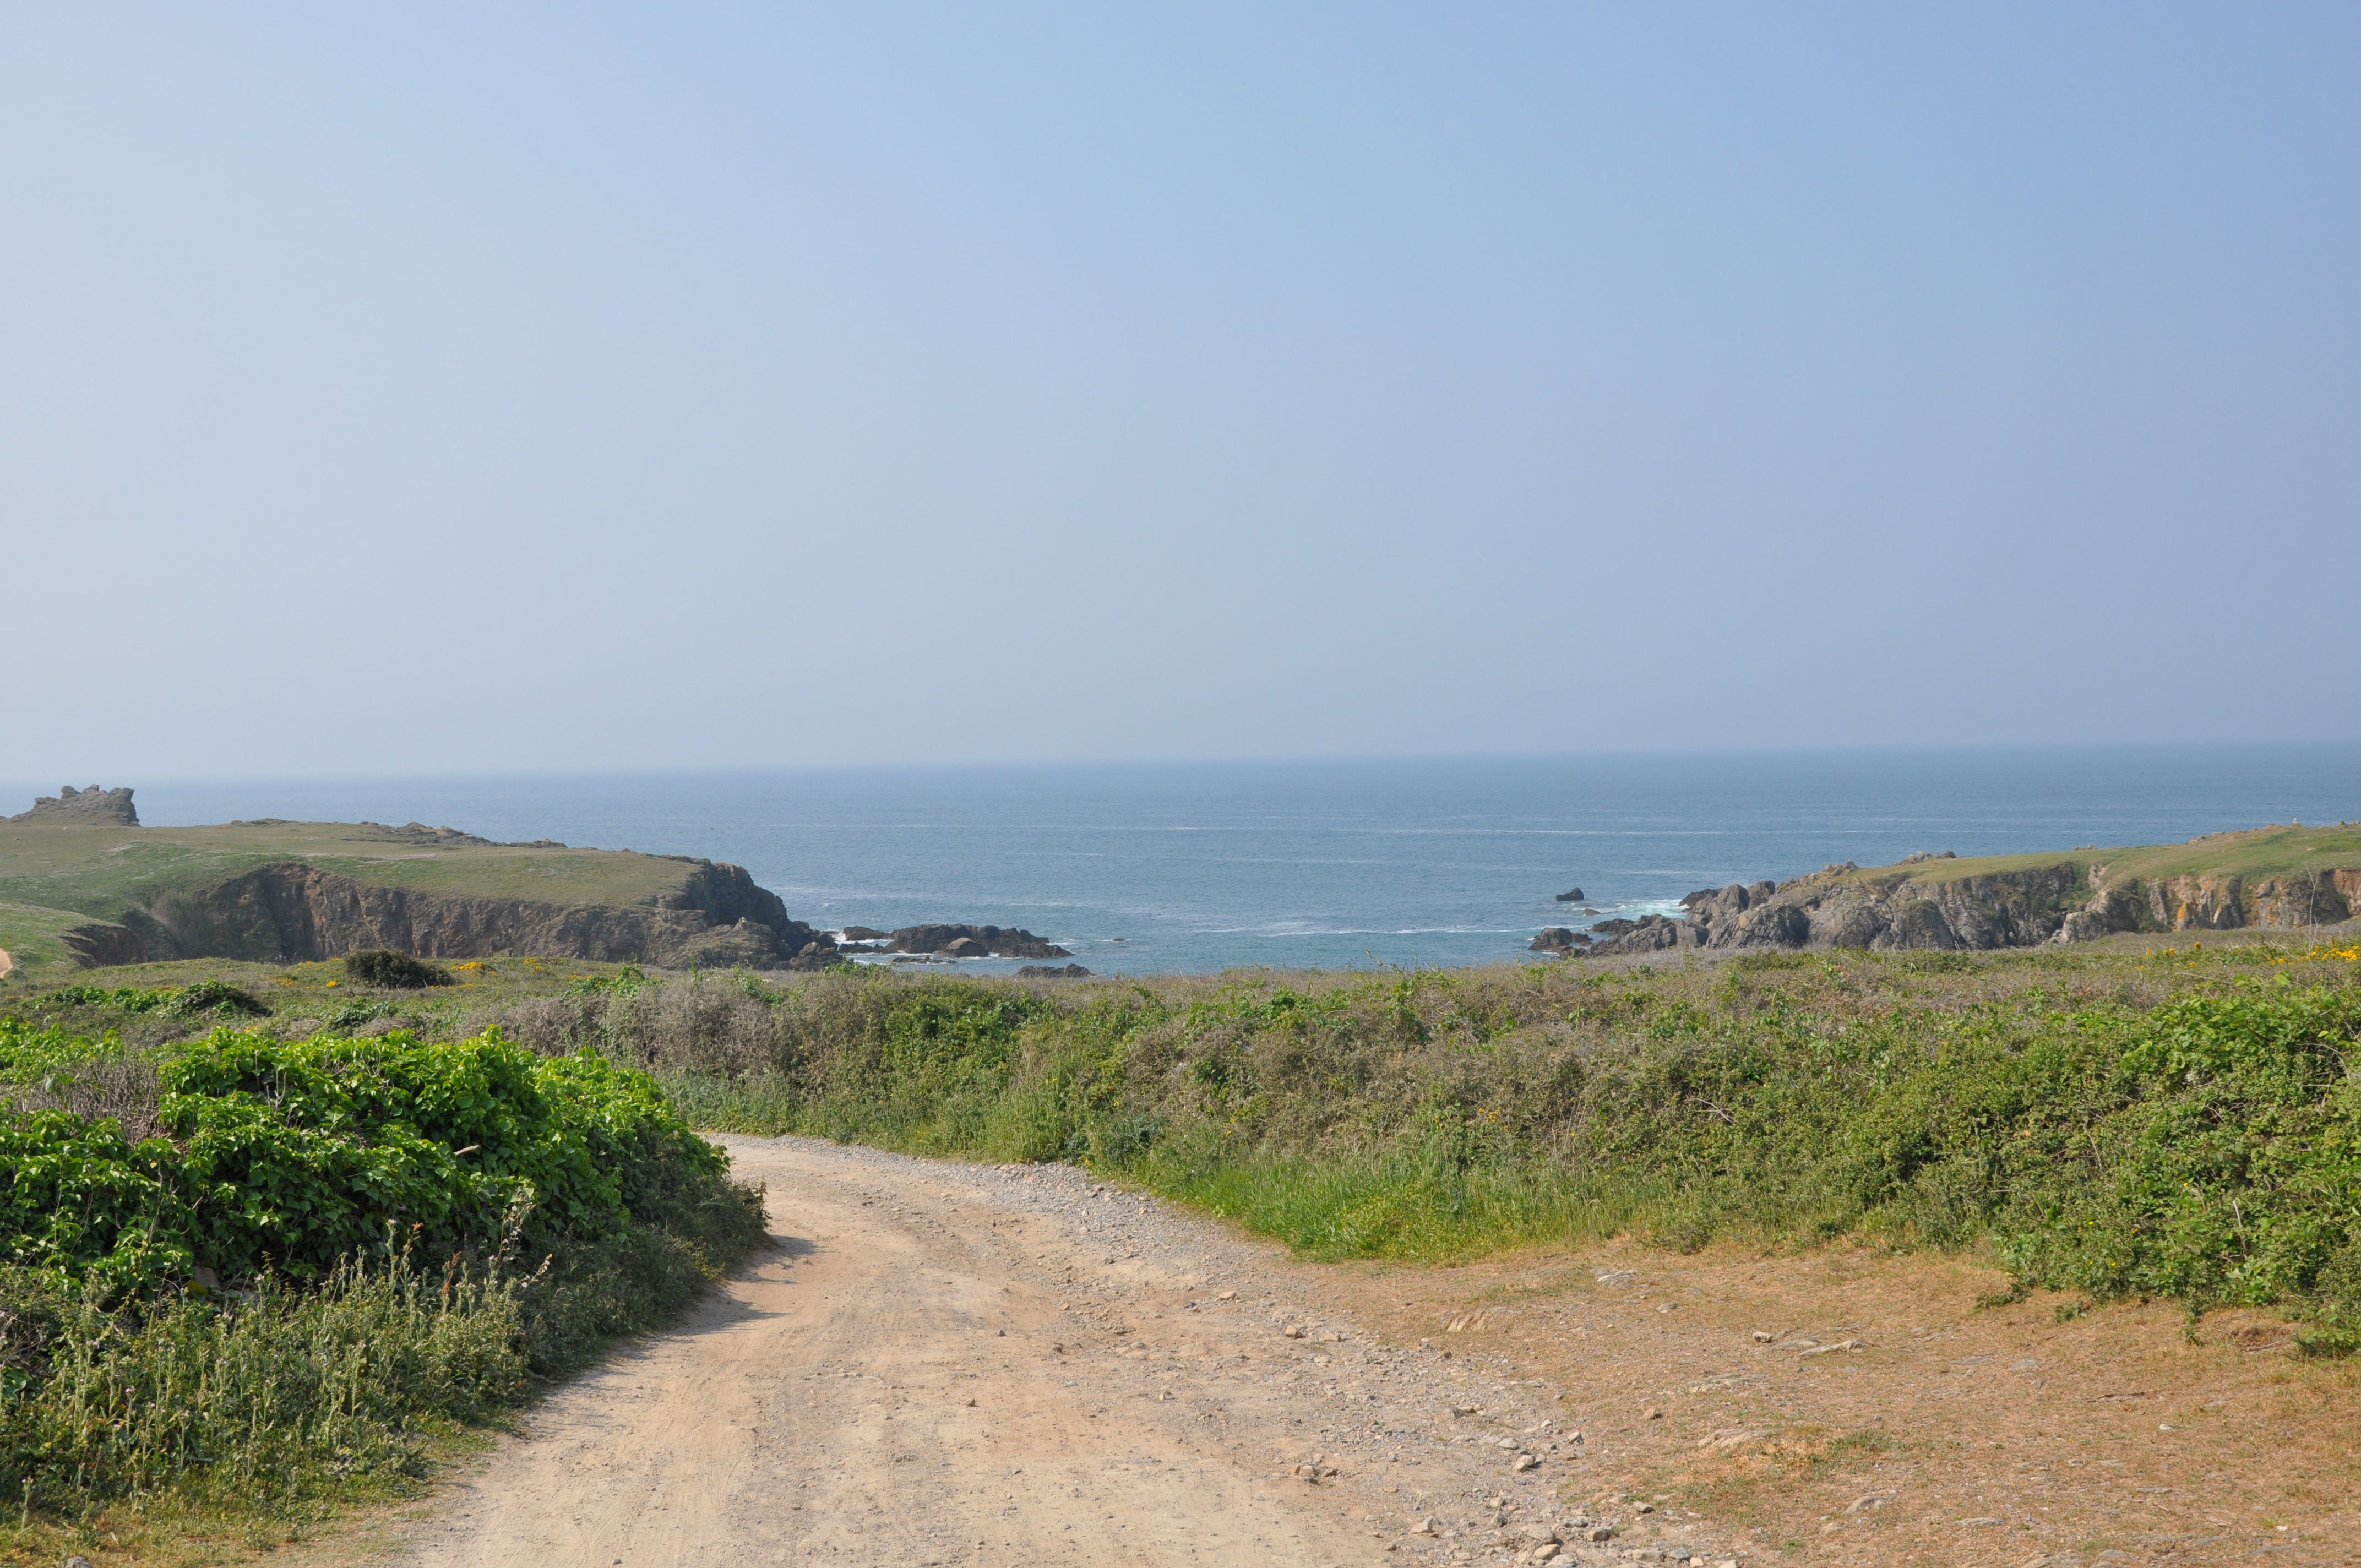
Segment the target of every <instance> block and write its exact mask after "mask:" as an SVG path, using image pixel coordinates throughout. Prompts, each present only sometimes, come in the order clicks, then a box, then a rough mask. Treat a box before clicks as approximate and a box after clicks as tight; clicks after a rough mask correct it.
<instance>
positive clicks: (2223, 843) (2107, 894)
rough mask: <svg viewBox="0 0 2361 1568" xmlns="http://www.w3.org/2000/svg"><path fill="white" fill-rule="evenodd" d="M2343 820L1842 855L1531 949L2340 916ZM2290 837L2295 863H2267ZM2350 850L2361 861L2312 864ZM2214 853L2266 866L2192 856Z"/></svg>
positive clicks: (2018, 942) (1834, 943)
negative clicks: (1866, 860) (2017, 851)
mask: <svg viewBox="0 0 2361 1568" xmlns="http://www.w3.org/2000/svg"><path fill="white" fill-rule="evenodd" d="M2342 827H2343V825H2340V829H2341V828H2342ZM2340 829H2325V830H2303V829H2298V828H2257V829H2254V830H2252V831H2251V832H2249V833H2241V834H2226V833H2225V834H2212V835H2206V836H2204V837H2202V838H2201V839H2194V840H2191V844H2190V845H2189V846H2167V847H2157V848H2146V849H2138V850H2110V851H2100V852H2098V853H2097V854H2095V855H2092V856H2078V857H2075V858H2068V859H2059V860H2056V861H2044V860H2038V859H2036V858H2033V857H2015V858H2013V859H2010V860H2007V861H1960V860H1958V859H1957V858H1956V857H1954V856H1952V855H1950V854H1949V852H1946V853H1943V854H1939V855H1930V854H1916V855H1910V856H1907V857H1905V858H1904V859H1903V860H1901V861H1897V862H1895V863H1894V865H1891V866H1879V867H1873V868H1871V869H1868V870H1863V869H1862V868H1861V867H1859V866H1856V865H1854V864H1852V863H1851V862H1850V861H1847V862H1845V863H1843V864H1841V865H1831V866H1828V867H1826V868H1825V869H1823V870H1821V871H1818V872H1813V873H1812V874H1811V875H1809V876H1802V877H1796V878H1794V879H1793V880H1791V881H1788V882H1784V883H1770V882H1757V883H1730V885H1729V886H1727V887H1723V888H1701V889H1699V890H1698V891H1697V892H1695V893H1692V894H1689V895H1688V896H1686V898H1683V899H1682V900H1681V901H1680V902H1681V906H1682V907H1683V908H1684V909H1685V910H1686V911H1687V914H1686V917H1684V918H1680V919H1673V918H1670V917H1667V916H1662V915H1650V916H1644V917H1642V918H1641V919H1638V920H1605V921H1601V922H1600V923H1599V924H1598V925H1597V926H1594V927H1591V928H1590V932H1589V934H1590V935H1591V936H1592V937H1593V938H1602V939H1598V940H1595V941H1594V942H1593V943H1591V944H1590V945H1587V946H1584V945H1582V944H1579V943H1577V942H1576V941H1574V940H1572V939H1571V938H1573V937H1574V933H1572V932H1565V937H1564V938H1557V933H1558V932H1560V931H1563V930H1564V928H1563V927H1553V928H1552V929H1551V930H1550V931H1545V932H1543V936H1542V938H1536V939H1535V940H1534V943H1533V948H1534V949H1535V950H1536V951H1560V952H1571V953H1577V954H1582V955H1585V956H1589V957H1609V958H1611V957H1619V956H1626V955H1632V954H1641V953H1651V952H1661V951H1664V950H1666V949H1668V948H1706V949H1722V948H1806V947H1810V948H1877V949H1890V948H1936V949H1989V948H2027V947H2033V946H2036V945H2037V944H2039V943H2042V942H2053V941H2055V942H2080V941H2089V940H2092V939H2094V938H2100V937H2105V936H2110V935H2113V934H2115V933H2117V932H2127V931H2185V930H2204V931H2227V930H2238V929H2242V928H2247V927H2260V928H2266V929H2275V930H2294V929H2299V928H2301V927H2312V926H2326V925H2334V924H2336V923H2338V922H2340V921H2344V920H2346V919H2349V918H2351V917H2352V916H2354V915H2355V914H2356V911H2361V839H2356V838H2355V836H2354V835H2352V834H2350V833H2345V832H2342V831H2340ZM2267 835H2268V836H2276V837H2274V838H2266V837H2265V836H2267ZM2348 841H2349V842H2348ZM2281 848H2284V849H2285V850H2286V851H2287V852H2288V853H2289V854H2292V855H2293V858H2294V862H2295V864H2294V867H2293V869H2270V868H2269V867H2268V863H2267V862H2268V861H2270V860H2271V859H2273V858H2274V856H2273V850H2275V849H2281ZM2298 851H2301V852H2298ZM2347 854H2350V855H2352V857H2353V859H2354V860H2355V861H2356V864H2353V865H2348V866H2342V867H2339V866H2334V865H2328V864H2321V863H2312V864H2310V865H2305V864H2304V863H2303V862H2305V861H2312V862H2318V861H2322V860H2323V859H2324V858H2327V857H2332V856H2343V855H2347ZM2279 858H2285V856H2284V855H2283V856H2281V857H2279ZM2209 859H2210V860H2214V861H2231V862H2233V863H2248V862H2262V863H2264V864H2265V869H2259V870H2250V871H2237V870H2231V869H2221V870H2210V871H2209V870H2202V869H2196V870H2192V869H2187V868H2189V867H2191V866H2193V865H2200V864H2202V862H2203V861H2207V860H2209ZM1550 938H1556V939H1554V940H1550V941H1549V945H1547V946H1545V945H1544V939H1550Z"/></svg>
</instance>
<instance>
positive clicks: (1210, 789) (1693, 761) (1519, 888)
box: [41, 744, 2361, 972]
mask: <svg viewBox="0 0 2361 1568" xmlns="http://www.w3.org/2000/svg"><path fill="white" fill-rule="evenodd" d="M84 782H87V781H84ZM104 782H106V783H109V784H112V783H115V781H114V780H107V781H104ZM131 782H133V783H135V784H138V783H139V781H137V780H134V781H131ZM41 787H42V789H43V791H44V792H45V793H46V792H47V791H49V790H53V789H54V788H55V787H56V785H55V784H43V785H42V786H41ZM138 805H139V807H140V813H141V816H142V817H143V818H144V819H145V820H147V821H148V822H151V823H155V824H158V825H170V824H184V823H197V822H219V821H224V820H226V819H228V818H230V817H298V818H309V819H313V820H323V819H325V820H346V821H349V820H354V819H359V818H368V819H373V820H376V821H380V822H391V823H397V824H398V823H402V822H407V821H410V820H412V818H416V819H418V820H421V821H424V822H426V823H429V824H434V825H440V824H446V823H447V824H449V825H450V826H453V827H456V828H466V829H467V830H469V831H471V832H476V833H481V834H484V835H486V836H487V837H489V838H494V839H539V838H551V839H563V840H565V841H566V842H567V843H569V844H582V845H597V846H601V847H606V848H630V849H635V850H649V851H654V852H659V853H669V854H689V855H704V856H709V857H711V858H713V859H715V860H725V861H737V862H738V863H739V864H741V865H743V866H745V867H746V868H747V869H748V870H749V871H750V872H752V873H753V875H754V877H755V880H757V881H758V882H760V883H763V885H764V886H766V887H769V888H771V889H773V890H774V891H775V892H776V893H778V894H779V895H780V896H781V897H783V898H785V900H786V903H787V907H788V908H789V909H790V910H791V911H793V912H794V913H795V914H796V916H799V917H801V918H803V919H807V920H810V921H812V922H814V923H815V924H817V925H821V926H826V927H842V926H845V925H851V924H860V925H867V926H875V927H884V928H887V929H890V928H892V927H896V926H907V925H912V924H916V923H917V922H919V921H927V920H958V921H972V922H976V923H980V924H981V923H990V924H994V925H1000V926H1021V927H1027V928H1028V929H1030V930H1033V931H1035V932H1038V933H1039V934H1040V935H1042V936H1045V937H1048V938H1050V939H1052V940H1054V941H1058V942H1060V943H1063V944H1064V945H1065V946H1067V947H1069V948H1072V949H1073V950H1074V952H1075V954H1076V956H1077V957H1078V958H1079V959H1080V960H1081V961H1082V962H1083V963H1084V964H1087V965H1088V966H1089V967H1090V968H1092V969H1093V970H1099V971H1101V972H1122V971H1146V970H1213V969H1221V968H1226V967H1229V966H1233V965H1246V964H1270V965H1280V966H1304V967H1323V968H1334V967H1366V966H1370V965H1377V964H1394V965H1411V964H1422V965H1431V964H1462V963H1476V962H1484V961H1492V960H1499V959H1514V958H1520V957H1522V956H1523V955H1524V951H1525V946H1526V943H1527V941H1528V940H1529V939H1530V938H1532V935H1533V933H1534V932H1535V931H1537V930H1539V929H1540V928H1541V927H1543V926H1547V925H1568V924H1571V925H1576V926H1579V925H1582V924H1585V923H1587V921H1586V919H1585V918H1581V917H1576V916H1573V914H1572V909H1571V906H1569V905H1562V904H1555V903H1553V902H1552V900H1551V895H1552V894H1555V893H1560V892H1563V891H1565V890H1566V889H1568V888H1570V887H1573V886H1576V885H1577V884H1578V885H1579V886H1580V887H1581V888H1582V889H1583V891H1584V892H1585V893H1586V894H1587V895H1588V899H1587V903H1588V905H1590V906H1591V907H1593V908H1596V909H1598V911H1600V914H1599V916H1594V917H1589V918H1606V917H1609V916H1617V915H1624V916H1629V915H1634V914H1640V913H1644V912H1646V911H1650V910H1660V909H1670V908H1672V907H1673V901H1675V900H1676V899H1678V898H1679V897H1680V895H1681V894H1684V893H1687V892H1689V891H1690V890H1692V889H1694V888H1699V887H1708V886H1719V885H1721V884H1723V883H1729V882H1732V881H1748V882H1752V881H1753V880H1755V879H1757V878H1761V877H1773V878H1785V877H1790V876H1795V875H1797V874H1799V873H1801V872H1808V871H1816V870H1817V869H1819V868H1820V867H1821V866H1822V865H1825V864H1827V863H1828V862H1829V861H1846V860H1850V861H1858V862H1860V863H1861V864H1862V865H1872V864H1878V863H1882V862H1885V861H1893V860H1895V859H1897V858H1899V857H1900V856H1902V855H1905V854H1907V853H1909V852H1910V851H1912V850H1957V851H1958V852H1959V853H1960V854H1962V855H1979V854H2002V853H2015V852H2020V851H2026V850H2053V849H2070V848H2072V847H2074V846H2076V845H2081V844H2127V843H2153V842H2158V841H2165V840H2174V839H2187V838H2190V837H2191V836H2192V835H2194V834H2198V833H2205V832H2213V831H2216V830H2219V829H2222V828H2241V827H2250V826H2257V825H2259V824H2262V823H2266V822H2287V821H2290V820H2301V821H2306V822H2321V821H2337V820H2342V819H2345V818H2348V817H2361V745H2356V744H2323V745H2313V746H2279V747H2241V748H2220V749H2209V750H2189V749H2185V748H2176V749H2172V750H2136V749H2105V750H2101V749H2090V750H2080V751H2070V750H2045V751H1975V752H1956V753H1942V752H1873V753H1867V752H1865V753H1851V754H1847V753H1834V752H1819V753H1793V754H1773V755H1762V754H1752V755H1733V754H1699V755H1694V756H1619V757H1598V758H1575V757H1560V758H1524V759H1506V760H1469V761H1448V762H1423V761H1422V762H1273V763H1221V764H1213V763H1205V764H1170V763H1164V764H1153V765H1149V764H1139V765H1121V766H1089V767H1085V766H1061V767H1038V768H963V769H897V770H893V771H829V772H807V773H705V774H692V775H675V776H655V775H649V776H631V777H620V776H587V777H554V778H527V777H499V778H473V779H468V778H450V779H433V778H415V779H401V780H382V781H368V780H359V781H353V780H343V781H320V782H314V783H287V782H258V783H248V784H225V783H219V782H209V783H203V784H169V783H155V784H141V787H140V788H139V794H138ZM975 967H978V968H983V969H987V970H993V969H1005V968H1009V967H1012V966H1011V965H1009V964H1007V963H1005V962H1003V961H997V960H987V961H984V962H983V963H980V964H978V965H976V966H975Z"/></svg>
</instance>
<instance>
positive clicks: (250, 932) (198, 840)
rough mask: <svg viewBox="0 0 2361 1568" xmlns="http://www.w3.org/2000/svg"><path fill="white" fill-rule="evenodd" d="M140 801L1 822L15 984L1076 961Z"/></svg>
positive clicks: (1035, 944) (374, 828)
mask: <svg viewBox="0 0 2361 1568" xmlns="http://www.w3.org/2000/svg"><path fill="white" fill-rule="evenodd" d="M132 794H133V792H132V791H131V790H129V789H113V790H101V789H97V788H95V787H93V788H91V789H87V790H76V789H73V788H71V787H68V788H66V789H64V790H63V791H61V792H60V794H59V795H50V796H43V797H42V798H41V799H40V800H39V801H38V802H37V803H36V804H35V806H33V808H32V809H31V810H29V811H27V812H23V813H20V814H19V815H17V816H15V817H7V818H5V819H0V950H5V951H6V952H7V954H8V955H9V960H8V961H9V965H10V967H11V968H12V969H15V970H22V971H24V972H25V974H26V975H27V976H31V975H33V974H35V973H37V972H42V971H57V970H71V969H88V968H99V967H107V966H115V965H124V964H137V963H148V962H159V961H169V960H172V959H242V960H247V961H251V962H261V963H281V964H283V963H302V962H312V961H316V960H319V959H330V958H336V957H340V956H342V955H344V954H346V953H351V952H356V951H361V950H365V949H369V948H392V949H395V950H397V951H401V952H405V953H413V954H416V955H418V956H419V957H422V958H432V959H478V958H490V957H494V956H496V955H500V954H510V955H515V956H520V957H539V958H563V959H586V960H589V961H593V962H602V963H637V964H648V965H653V966H656V967H661V968H665V969H730V968H743V969H752V970H816V969H820V968H824V967H825V966H827V965H828V964H830V963H834V962H838V961H840V960H841V959H844V958H845V957H847V956H849V955H851V954H852V953H860V952H874V953H894V954H902V955H911V956H914V957H923V956H930V955H942V956H945V957H950V958H968V957H987V956H989V957H997V958H1020V959H1062V958H1067V957H1070V956H1071V955H1070V954H1068V953H1067V952H1066V950H1065V949H1064V948H1059V947H1056V946H1054V945H1053V944H1051V943H1049V942H1046V941H1043V940H1042V939H1040V938H1038V937H1035V936H1034V935H1033V934H1032V933H1030V932H1028V931H1020V930H1013V929H1005V928H1003V927H997V926H969V925H948V924H934V925H927V926H919V927H909V928H907V929H906V930H898V931H861V932H858V933H851V932H848V933H845V934H844V939H843V940H841V941H840V938H839V934H838V933H834V932H830V931H825V930H821V929H818V928H817V927H814V926H812V925H811V924H809V923H808V922H806V921H802V920H798V919H796V918H795V917H794V916H791V915H790V914H789V913H788V912H787V908H786V905H785V904H784V903H782V902H781V901H780V899H779V896H778V895H777V894H774V893H772V892H770V891H769V890H768V889H766V888H763V887H761V886H758V885H757V884H756V883H755V882H754V879H753V878H752V876H750V875H748V874H747V872H746V871H745V869H744V868H743V867H741V866H736V865H731V864H730V863H729V862H727V861H710V860H704V859H699V858H696V857H692V856H687V855H650V854H642V853H639V852H638V851H636V850H592V849H580V848H576V847H572V846H569V845H566V844H561V843H558V842H556V841H555V840H554V839H533V840H529V841H526V842H522V843H497V842H494V841H493V840H491V839H485V838H480V837H478V836H477V835H475V834H472V833H465V832H461V831H459V830H458V829H456V828H429V827H427V826H426V825H424V824H423V823H418V822H412V823H408V824H406V825H404V826H402V827H399V828H396V827H391V826H389V825H387V824H384V823H379V822H291V821H284V820H280V819H276V818H266V819H262V820H258V821H235V822H227V823H223V824H220V825H218V826H214V827H203V828H147V827H142V826H141V825H140V823H139V818H138V813H137V809H136V808H135V806H133V804H132Z"/></svg>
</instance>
